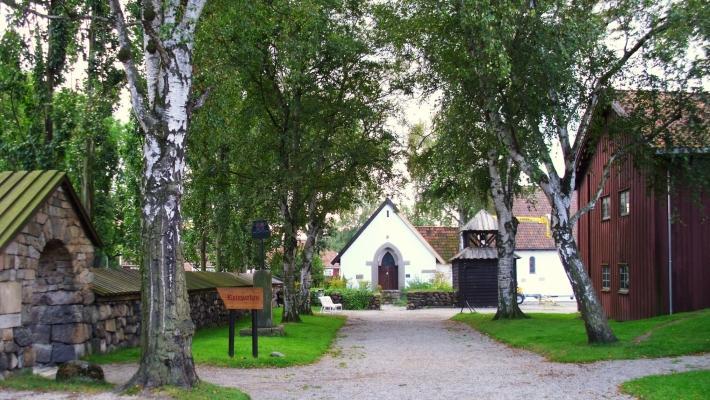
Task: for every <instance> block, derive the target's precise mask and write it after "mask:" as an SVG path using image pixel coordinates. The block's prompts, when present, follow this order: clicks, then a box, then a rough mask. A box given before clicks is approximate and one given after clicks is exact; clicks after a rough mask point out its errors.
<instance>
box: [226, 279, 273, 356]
mask: <svg viewBox="0 0 710 400" xmlns="http://www.w3.org/2000/svg"><path fill="white" fill-rule="evenodd" d="M217 293H219V297H220V298H222V301H223V302H224V307H225V308H226V309H227V310H229V357H231V358H233V357H234V325H235V323H236V310H251V354H252V356H254V358H257V357H259V335H258V334H257V321H256V310H261V309H263V308H264V290H263V289H262V288H254V287H228V288H217Z"/></svg>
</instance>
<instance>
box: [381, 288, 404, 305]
mask: <svg viewBox="0 0 710 400" xmlns="http://www.w3.org/2000/svg"><path fill="white" fill-rule="evenodd" d="M381 293H382V304H394V303H396V302H398V301H399V299H400V297H401V296H402V293H401V292H400V291H399V290H383V291H382V292H381Z"/></svg>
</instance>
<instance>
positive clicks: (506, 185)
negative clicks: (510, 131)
mask: <svg viewBox="0 0 710 400" xmlns="http://www.w3.org/2000/svg"><path fill="white" fill-rule="evenodd" d="M498 158H499V157H498V154H497V152H495V151H493V150H492V151H491V152H489V153H488V172H489V175H490V178H491V194H492V196H493V204H494V205H495V209H496V215H497V217H498V234H497V236H496V248H497V250H498V311H497V312H496V315H495V317H494V318H493V319H514V318H524V317H525V314H523V312H522V311H521V310H520V307H518V303H517V302H516V289H517V285H516V281H515V235H516V233H517V230H518V221H517V220H516V219H515V217H514V216H513V195H514V194H513V190H512V183H514V182H511V179H517V175H516V174H511V173H510V170H511V168H513V166H512V162H511V160H510V159H508V161H509V162H508V166H507V170H506V171H505V173H506V175H505V182H504V179H503V178H502V177H501V174H500V170H499V169H498V162H499V161H498Z"/></svg>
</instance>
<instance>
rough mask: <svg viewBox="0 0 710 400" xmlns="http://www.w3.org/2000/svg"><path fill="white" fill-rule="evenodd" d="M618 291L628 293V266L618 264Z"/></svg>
mask: <svg viewBox="0 0 710 400" xmlns="http://www.w3.org/2000/svg"><path fill="white" fill-rule="evenodd" d="M619 291H620V292H628V291H629V264H619Z"/></svg>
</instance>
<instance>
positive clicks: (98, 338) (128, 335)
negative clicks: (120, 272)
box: [89, 295, 141, 353]
mask: <svg viewBox="0 0 710 400" xmlns="http://www.w3.org/2000/svg"><path fill="white" fill-rule="evenodd" d="M140 311H141V302H140V297H139V296H137V295H136V296H130V297H116V298H104V297H97V299H96V303H94V305H93V307H91V309H90V312H89V314H90V315H89V318H90V319H89V321H90V322H91V326H92V334H91V350H92V352H96V353H106V352H110V351H114V350H116V349H119V348H122V347H131V346H138V344H139V343H140V335H141V330H140V326H141V325H140V324H141V312H140Z"/></svg>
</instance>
